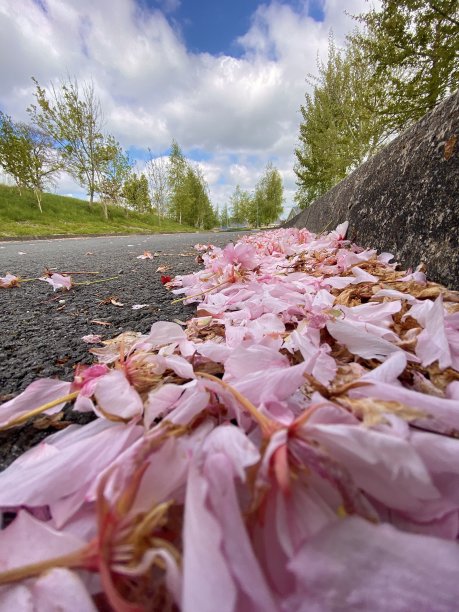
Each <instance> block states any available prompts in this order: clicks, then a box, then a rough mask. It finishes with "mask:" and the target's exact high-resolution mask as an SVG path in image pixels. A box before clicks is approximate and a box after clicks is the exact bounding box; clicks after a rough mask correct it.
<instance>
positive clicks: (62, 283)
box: [39, 272, 72, 291]
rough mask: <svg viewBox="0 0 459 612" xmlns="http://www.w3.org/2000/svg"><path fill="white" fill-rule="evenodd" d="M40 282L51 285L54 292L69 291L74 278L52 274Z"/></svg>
mask: <svg viewBox="0 0 459 612" xmlns="http://www.w3.org/2000/svg"><path fill="white" fill-rule="evenodd" d="M39 280H42V281H45V282H46V283H49V284H50V285H51V286H52V288H53V289H54V291H56V290H57V289H61V288H63V289H67V290H69V289H70V288H71V287H72V278H71V277H70V276H63V275H62V274H57V273H56V272H55V273H54V274H51V276H45V277H42V278H40V279H39Z"/></svg>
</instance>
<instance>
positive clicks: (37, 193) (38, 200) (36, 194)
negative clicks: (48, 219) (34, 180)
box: [34, 189, 43, 213]
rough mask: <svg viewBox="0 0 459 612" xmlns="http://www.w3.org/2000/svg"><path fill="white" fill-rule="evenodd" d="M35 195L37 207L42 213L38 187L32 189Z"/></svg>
mask: <svg viewBox="0 0 459 612" xmlns="http://www.w3.org/2000/svg"><path fill="white" fill-rule="evenodd" d="M34 193H35V197H36V198H37V204H38V208H39V210H40V212H41V213H43V209H42V207H41V193H40V190H39V189H34Z"/></svg>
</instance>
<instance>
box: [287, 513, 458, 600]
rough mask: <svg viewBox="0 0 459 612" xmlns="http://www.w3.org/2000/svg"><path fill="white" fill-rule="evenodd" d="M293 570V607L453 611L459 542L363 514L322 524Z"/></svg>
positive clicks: (456, 593)
mask: <svg viewBox="0 0 459 612" xmlns="http://www.w3.org/2000/svg"><path fill="white" fill-rule="evenodd" d="M289 569H290V570H291V571H292V572H293V574H294V575H295V576H296V580H297V587H296V589H295V590H296V593H295V596H293V597H292V598H291V599H290V600H289V601H286V602H285V606H286V608H285V609H290V610H293V609H294V610H298V611H301V612H303V611H304V612H306V610H317V611H320V612H322V611H323V612H325V611H328V610H343V611H351V610H371V611H372V612H387V610H391V612H408V611H413V610H423V611H424V610H425V611H427V610H429V611H430V610H435V612H450V611H451V610H454V609H456V607H457V601H458V600H459V582H458V580H457V575H458V572H459V547H458V545H457V543H455V542H446V541H444V540H440V539H437V538H432V537H428V536H422V535H413V534H407V533H403V532H402V531H399V530H397V529H395V528H394V527H392V526H390V525H373V524H371V523H369V522H367V521H365V520H363V519H360V518H358V517H351V518H348V519H345V520H343V521H340V522H336V523H333V524H332V525H329V526H328V527H326V528H325V529H323V530H322V531H321V532H320V533H319V534H318V535H317V536H315V537H314V538H313V539H312V540H310V541H309V542H308V544H306V545H305V546H304V547H303V548H302V549H301V551H299V553H298V554H297V555H296V557H294V558H293V559H292V561H291V562H290V563H289Z"/></svg>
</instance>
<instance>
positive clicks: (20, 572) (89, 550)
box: [0, 544, 93, 585]
mask: <svg viewBox="0 0 459 612" xmlns="http://www.w3.org/2000/svg"><path fill="white" fill-rule="evenodd" d="M91 554H93V547H92V546H91V544H89V545H88V546H85V547H84V548H81V549H80V550H76V551H75V552H73V553H69V554H68V555H62V556H61V557H55V558H54V559H46V560H45V561H38V562H37V563H30V564H29V565H23V566H21V567H14V568H13V569H10V570H6V571H4V572H0V585H3V584H10V583H11V582H18V581H19V580H25V579H26V578H32V577H33V576H38V575H39V574H41V573H42V572H45V571H46V570H50V569H53V568H55V567H84V566H85V560H86V559H88V560H89V557H90V556H91Z"/></svg>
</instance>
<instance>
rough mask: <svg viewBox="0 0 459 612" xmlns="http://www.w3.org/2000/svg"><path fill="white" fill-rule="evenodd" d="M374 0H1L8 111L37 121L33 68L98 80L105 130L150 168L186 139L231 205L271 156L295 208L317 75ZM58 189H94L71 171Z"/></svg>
mask: <svg viewBox="0 0 459 612" xmlns="http://www.w3.org/2000/svg"><path fill="white" fill-rule="evenodd" d="M369 6H370V5H369V3H368V2H367V1H366V0H266V1H265V2H259V1H257V0H0V110H2V111H3V112H6V113H7V114H9V115H11V116H12V117H13V119H14V120H17V121H20V120H27V113H26V108H27V107H28V106H29V105H30V104H31V103H33V93H34V85H33V83H32V80H31V77H32V76H34V77H35V78H36V79H37V80H38V82H39V83H40V85H42V86H44V87H47V86H49V85H50V84H51V83H58V82H59V81H60V80H61V79H63V78H66V77H67V76H70V77H72V78H76V79H77V80H78V82H79V83H83V82H85V81H92V82H93V84H94V87H95V91H96V94H97V96H98V98H99V99H100V101H101V104H102V108H103V112H104V117H105V130H106V132H107V133H110V134H113V135H114V136H115V138H116V139H117V140H119V142H120V143H121V145H122V146H123V148H124V149H125V150H127V151H129V154H130V156H131V158H132V159H133V160H134V161H135V163H136V168H137V169H138V170H139V171H141V170H142V168H143V166H144V163H145V159H146V158H147V151H148V149H151V151H152V152H153V155H154V156H155V157H160V156H165V155H167V153H168V150H169V147H170V144H171V142H172V140H173V139H175V140H176V141H177V142H178V143H179V145H180V147H181V148H182V150H183V152H184V154H185V155H186V156H187V157H188V158H189V159H191V160H193V161H194V162H195V163H197V164H198V165H199V166H200V168H201V169H202V171H203V173H204V176H205V178H206V180H207V182H208V184H209V189H210V196H211V200H212V203H213V204H218V205H219V207H220V208H221V207H222V206H224V205H225V204H227V203H228V201H229V198H230V196H231V194H232V192H233V190H234V188H235V187H236V185H237V184H239V185H240V186H241V187H242V188H243V189H247V190H249V191H252V190H253V189H254V187H255V185H256V182H257V181H258V179H259V178H260V176H261V175H262V174H263V172H264V169H265V168H266V164H267V163H268V162H272V163H273V165H274V166H275V167H276V168H277V169H278V170H279V172H280V173H281V176H282V179H283V183H284V195H285V205H284V206H285V214H288V211H289V209H290V208H291V207H292V206H293V205H294V202H293V196H294V193H295V191H296V185H295V174H294V172H293V165H294V162H295V156H294V149H295V146H296V145H297V142H298V133H299V125H300V121H301V114H300V111H299V109H300V105H301V104H303V103H304V96H305V93H306V92H308V91H310V87H311V86H310V85H309V84H308V83H307V82H306V77H307V75H308V74H314V73H315V72H316V71H317V58H318V57H319V58H322V59H325V58H326V56H327V47H328V37H329V33H330V31H333V35H334V37H335V40H336V42H337V44H338V45H340V44H343V42H344V40H345V36H346V34H347V33H348V32H349V31H350V30H351V29H353V28H354V27H355V22H354V21H353V20H352V19H351V18H350V17H349V15H348V14H358V13H361V12H363V11H365V10H368V8H369ZM55 191H56V192H57V193H61V194H65V195H73V196H75V197H85V190H84V188H81V187H80V186H79V185H77V184H76V183H75V182H74V181H73V180H72V179H71V178H70V177H69V176H66V175H64V176H63V177H62V178H61V180H60V181H59V183H58V185H57V186H56V188H55Z"/></svg>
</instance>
